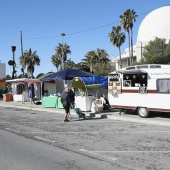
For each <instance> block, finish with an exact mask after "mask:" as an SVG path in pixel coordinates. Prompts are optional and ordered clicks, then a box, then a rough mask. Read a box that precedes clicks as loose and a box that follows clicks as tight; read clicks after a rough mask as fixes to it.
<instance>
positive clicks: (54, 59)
mask: <svg viewBox="0 0 170 170" xmlns="http://www.w3.org/2000/svg"><path fill="white" fill-rule="evenodd" d="M51 62H52V64H53V65H54V66H55V67H56V68H57V71H58V69H59V67H60V66H61V60H60V59H59V58H58V57H57V56H56V55H52V57H51Z"/></svg>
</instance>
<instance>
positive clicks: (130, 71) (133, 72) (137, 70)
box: [116, 69, 146, 74]
mask: <svg viewBox="0 0 170 170" xmlns="http://www.w3.org/2000/svg"><path fill="white" fill-rule="evenodd" d="M116 72H117V73H121V74H143V73H146V72H145V71H143V70H140V69H133V70H117V71H116Z"/></svg>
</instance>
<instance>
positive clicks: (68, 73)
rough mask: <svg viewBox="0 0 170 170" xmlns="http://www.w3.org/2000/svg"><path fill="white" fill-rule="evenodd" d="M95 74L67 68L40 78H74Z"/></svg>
mask: <svg viewBox="0 0 170 170" xmlns="http://www.w3.org/2000/svg"><path fill="white" fill-rule="evenodd" d="M91 76H94V74H92V73H89V72H86V71H83V70H77V69H71V68H68V69H65V70H63V71H58V72H56V73H53V74H50V75H48V76H45V77H43V78H42V79H40V80H41V81H51V80H72V79H73V78H74V77H91Z"/></svg>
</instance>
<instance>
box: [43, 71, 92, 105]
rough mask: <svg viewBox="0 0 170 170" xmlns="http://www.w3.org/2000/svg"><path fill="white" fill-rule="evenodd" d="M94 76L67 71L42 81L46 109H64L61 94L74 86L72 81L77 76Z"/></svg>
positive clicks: (81, 72) (48, 76)
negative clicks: (66, 88)
mask: <svg viewBox="0 0 170 170" xmlns="http://www.w3.org/2000/svg"><path fill="white" fill-rule="evenodd" d="M93 75H94V74H92V73H89V72H85V71H82V70H77V69H71V68H69V69H65V70H63V71H59V72H56V73H53V74H50V75H47V76H45V77H43V78H42V79H40V81H41V82H42V83H43V87H42V89H44V93H43V95H42V96H43V98H42V103H43V106H44V107H53V108H63V105H62V103H61V94H62V92H63V90H64V87H65V86H68V87H71V86H72V79H73V78H74V77H77V76H84V77H89V76H93Z"/></svg>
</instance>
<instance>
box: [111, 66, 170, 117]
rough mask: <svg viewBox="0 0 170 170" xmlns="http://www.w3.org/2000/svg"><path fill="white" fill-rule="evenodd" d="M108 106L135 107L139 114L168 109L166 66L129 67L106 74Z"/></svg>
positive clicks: (168, 70)
mask: <svg viewBox="0 0 170 170" xmlns="http://www.w3.org/2000/svg"><path fill="white" fill-rule="evenodd" d="M108 99H109V102H110V105H111V106H112V107H114V108H119V109H125V110H126V109H133V110H137V113H138V115H139V116H140V117H143V118H146V117H149V115H150V114H149V111H159V112H170V65H159V64H151V65H137V66H130V67H126V68H123V69H120V70H117V71H115V72H112V73H110V74H109V76H108Z"/></svg>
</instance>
